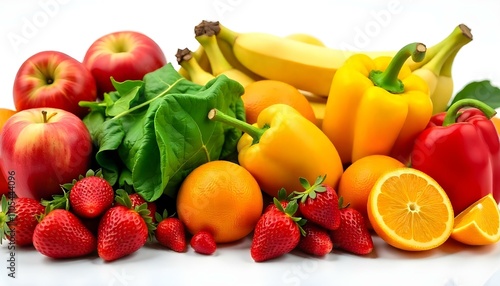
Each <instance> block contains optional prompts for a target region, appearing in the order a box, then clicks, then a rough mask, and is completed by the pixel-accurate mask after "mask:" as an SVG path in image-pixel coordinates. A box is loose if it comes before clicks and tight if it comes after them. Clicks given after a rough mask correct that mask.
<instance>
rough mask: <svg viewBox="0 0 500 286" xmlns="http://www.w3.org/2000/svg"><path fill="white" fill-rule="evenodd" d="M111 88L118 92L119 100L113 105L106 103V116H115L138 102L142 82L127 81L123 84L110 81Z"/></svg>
mask: <svg viewBox="0 0 500 286" xmlns="http://www.w3.org/2000/svg"><path fill="white" fill-rule="evenodd" d="M111 81H112V82H113V86H114V87H115V89H116V91H117V92H118V93H117V94H119V96H120V98H119V99H118V100H116V101H115V102H113V103H108V107H107V108H106V115H107V116H116V115H118V114H120V113H122V112H124V111H127V110H129V109H130V106H131V105H132V104H133V103H134V102H135V101H137V100H138V97H139V95H140V92H141V89H142V87H143V85H144V82H143V81H141V80H128V81H125V82H116V81H115V80H114V79H111Z"/></svg>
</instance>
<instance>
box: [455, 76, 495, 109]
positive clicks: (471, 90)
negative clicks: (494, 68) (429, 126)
mask: <svg viewBox="0 0 500 286" xmlns="http://www.w3.org/2000/svg"><path fill="white" fill-rule="evenodd" d="M465 98H472V99H477V100H480V101H482V102H484V103H485V104H487V105H489V106H490V107H491V108H494V109H496V108H499V107H500V88H498V87H496V86H493V85H492V84H491V82H490V81H489V80H483V81H473V82H471V83H469V84H467V85H466V86H465V87H464V88H463V89H462V90H460V91H459V92H458V93H457V94H456V95H455V97H454V98H453V100H452V102H451V103H450V104H449V105H448V108H449V107H450V106H451V105H452V104H453V103H455V102H457V101H459V100H461V99H465Z"/></svg>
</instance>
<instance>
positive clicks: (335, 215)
mask: <svg viewBox="0 0 500 286" xmlns="http://www.w3.org/2000/svg"><path fill="white" fill-rule="evenodd" d="M325 178H326V175H325V176H319V177H318V178H317V179H316V181H315V182H314V184H313V185H312V186H311V185H310V184H309V182H308V181H307V180H306V179H305V178H300V183H301V184H302V186H303V187H304V188H305V190H304V191H302V192H297V191H295V192H293V194H295V196H294V197H293V199H296V200H297V202H298V204H299V210H300V213H301V214H302V216H303V217H304V218H305V219H307V220H308V221H310V222H313V223H315V224H317V225H319V226H321V227H323V228H326V229H329V230H334V229H337V228H338V227H339V225H340V211H339V206H338V205H339V197H338V195H337V192H336V191H335V190H334V189H333V188H332V187H331V186H328V185H326V184H324V183H323V182H324V180H325Z"/></svg>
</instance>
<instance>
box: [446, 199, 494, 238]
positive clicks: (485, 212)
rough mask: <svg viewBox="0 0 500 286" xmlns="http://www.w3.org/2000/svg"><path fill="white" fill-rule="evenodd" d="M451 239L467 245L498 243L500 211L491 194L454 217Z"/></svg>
mask: <svg viewBox="0 0 500 286" xmlns="http://www.w3.org/2000/svg"><path fill="white" fill-rule="evenodd" d="M451 238H453V239H455V240H457V241H460V242H462V243H464V244H468V245H488V244H493V243H496V242H498V241H500V211H499V210H498V204H497V202H496V201H495V199H494V198H493V195H492V194H489V195H486V196H484V197H483V198H481V199H480V200H478V201H477V202H475V203H474V204H472V205H471V206H469V207H468V208H466V209H465V210H463V211H462V212H461V213H460V214H458V215H457V216H456V217H455V225H454V227H453V232H452V233H451Z"/></svg>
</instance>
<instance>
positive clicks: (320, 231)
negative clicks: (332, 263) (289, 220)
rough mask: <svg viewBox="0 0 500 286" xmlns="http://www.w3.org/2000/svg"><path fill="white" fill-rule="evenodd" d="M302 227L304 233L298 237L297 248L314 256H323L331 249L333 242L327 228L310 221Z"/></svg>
mask: <svg viewBox="0 0 500 286" xmlns="http://www.w3.org/2000/svg"><path fill="white" fill-rule="evenodd" d="M303 229H304V231H305V232H306V235H305V236H303V237H301V238H300V242H299V245H297V248H298V249H300V250H301V251H303V252H305V253H308V254H311V255H315V256H325V255H327V254H328V253H330V252H331V251H332V249H333V244H332V240H331V239H330V234H329V232H328V230H326V229H324V228H322V227H320V226H317V225H315V224H313V223H311V222H307V223H306V224H305V225H304V226H303Z"/></svg>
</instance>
